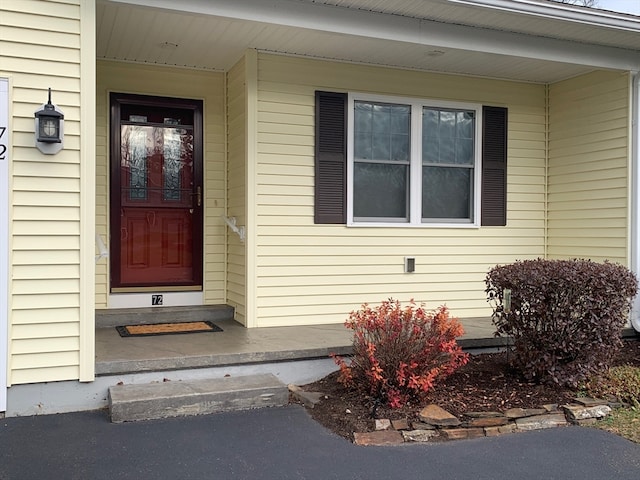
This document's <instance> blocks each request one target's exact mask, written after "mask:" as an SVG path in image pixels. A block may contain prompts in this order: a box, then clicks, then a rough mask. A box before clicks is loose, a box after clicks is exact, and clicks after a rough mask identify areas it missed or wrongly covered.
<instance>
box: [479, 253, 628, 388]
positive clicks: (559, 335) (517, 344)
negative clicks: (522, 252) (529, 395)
mask: <svg viewBox="0 0 640 480" xmlns="http://www.w3.org/2000/svg"><path fill="white" fill-rule="evenodd" d="M485 282H486V285H487V288H486V293H487V295H488V299H489V301H490V302H491V303H492V306H493V309H494V311H493V322H494V324H495V326H496V329H497V332H496V334H497V335H508V336H511V337H513V342H514V344H513V356H512V361H511V363H512V365H513V366H514V367H515V368H517V369H518V370H520V371H521V373H522V374H523V375H524V377H525V378H527V379H528V380H531V381H536V382H548V383H557V384H560V385H565V386H568V387H576V386H578V385H579V384H580V383H581V382H583V381H584V380H586V379H587V378H589V377H590V376H591V375H593V374H597V373H601V372H604V371H605V370H606V369H607V368H608V367H609V363H610V361H611V358H612V357H613V354H614V353H615V352H616V350H617V349H618V348H619V347H620V345H621V341H620V336H621V332H622V328H623V327H624V325H625V323H626V322H627V319H628V314H629V310H630V308H631V301H632V300H633V297H634V296H635V295H636V290H637V280H636V277H635V275H634V274H633V273H632V272H631V271H630V270H629V269H628V268H626V267H624V266H622V265H617V264H613V263H607V262H605V263H596V262H592V261H590V260H543V259H537V260H525V261H518V262H515V263H512V264H509V265H502V266H497V267H494V268H492V269H491V270H490V271H489V273H488V274H487V277H486V280H485ZM507 289H508V290H510V291H511V305H510V308H505V304H504V301H505V295H504V293H505V290H507Z"/></svg>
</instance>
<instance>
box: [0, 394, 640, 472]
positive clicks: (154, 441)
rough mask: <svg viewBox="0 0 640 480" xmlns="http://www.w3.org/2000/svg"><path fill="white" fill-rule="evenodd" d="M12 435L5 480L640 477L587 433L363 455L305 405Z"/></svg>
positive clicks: (6, 425)
mask: <svg viewBox="0 0 640 480" xmlns="http://www.w3.org/2000/svg"><path fill="white" fill-rule="evenodd" d="M0 426H1V429H0V478H1V479H11V480H30V479H38V480H42V479H52V480H58V479H64V480H67V479H69V480H70V479H82V480H89V479H91V480H100V479H136V480H146V479H172V480H178V479H215V480H218V479H318V480H320V479H322V480H326V479H367V480H375V479H385V480H386V479H412V480H413V479H438V480H454V479H473V480H482V479H487V480H489V479H491V480H500V479H505V480H507V479H508V480H526V479H536V480H540V479H558V480H570V479H579V480H589V479H594V480H595V479H603V480H609V479H611V480H613V479H615V480H626V479H628V480H638V479H639V478H640V445H636V444H634V443H632V442H629V441H627V440H625V439H622V438H619V437H617V436H614V435H611V434H608V433H605V432H602V431H600V430H595V429H590V428H579V427H568V428H556V429H550V430H543V431H536V432H526V433H517V434H512V435H506V436H503V437H494V438H480V439H476V440H466V441H457V442H450V443H440V444H431V445H429V444H412V445H407V444H405V445H402V446H396V447H359V446H355V445H352V444H351V443H349V442H347V441H345V440H344V439H342V438H340V437H337V436H335V435H333V434H332V433H330V432H328V431H327V430H325V429H324V428H323V427H321V426H319V425H318V424H316V423H315V422H314V421H313V420H312V419H311V418H310V417H309V416H308V415H307V413H306V411H305V410H304V409H303V408H302V407H299V406H288V407H284V408H270V409H262V410H252V411H245V412H234V413H225V414H216V415H208V416H200V417H190V418H179V419H169V420H160V421H149V422H140V423H128V424H120V425H114V424H111V423H110V422H109V419H108V417H107V414H106V413H105V412H102V411H100V412H83V413H73V414H64V415H48V416H37V417H22V418H9V419H4V420H0Z"/></svg>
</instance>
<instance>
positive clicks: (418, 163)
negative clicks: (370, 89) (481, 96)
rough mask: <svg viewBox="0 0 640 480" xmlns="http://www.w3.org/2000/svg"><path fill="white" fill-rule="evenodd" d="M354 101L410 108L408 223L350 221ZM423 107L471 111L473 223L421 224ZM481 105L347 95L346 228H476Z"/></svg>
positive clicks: (480, 163)
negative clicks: (472, 136) (472, 115)
mask: <svg viewBox="0 0 640 480" xmlns="http://www.w3.org/2000/svg"><path fill="white" fill-rule="evenodd" d="M356 101H364V102H382V103H390V104H402V105H409V106H410V107H411V130H410V133H411V145H410V152H411V153H410V156H411V159H410V164H409V183H408V187H409V205H408V206H409V220H408V221H402V220H400V221H393V222H385V221H380V222H368V221H355V220H354V217H353V193H354V192H353V180H354V137H355V136H354V116H355V115H354V107H355V102H356ZM424 107H435V108H450V109H459V110H473V111H474V112H475V132H474V142H475V143H474V156H475V159H474V166H473V209H472V211H473V221H471V222H469V221H458V220H457V219H454V220H452V221H450V222H444V221H440V222H423V221H422V150H421V149H422V109H423V108H424ZM481 174H482V105H481V104H477V103H462V102H448V101H442V100H431V99H423V98H411V97H400V96H392V95H376V94H368V93H355V92H350V93H349V94H348V99H347V225H348V226H352V227H430V228H431V227H441V228H442V227H444V228H452V227H454V228H479V227H480V199H481V191H480V190H481V178H482V175H481Z"/></svg>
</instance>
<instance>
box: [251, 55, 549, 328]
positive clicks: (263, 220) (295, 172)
mask: <svg viewBox="0 0 640 480" xmlns="http://www.w3.org/2000/svg"><path fill="white" fill-rule="evenodd" d="M258 66H259V70H258V72H259V74H258V75H259V76H258V78H259V90H258V154H257V160H258V162H257V167H256V169H257V185H256V192H257V193H256V194H257V202H256V209H257V224H256V226H255V227H254V228H255V229H256V231H257V234H256V240H255V241H256V262H257V265H256V268H255V277H256V285H257V287H256V288H257V296H256V302H257V325H258V326H274V325H295V324H313V323H335V322H342V321H344V320H345V318H346V316H347V314H348V312H349V311H351V310H352V309H354V308H357V307H359V305H360V304H361V303H363V302H370V303H378V302H380V301H381V300H383V299H385V298H388V297H394V298H398V299H400V300H403V301H407V300H409V299H411V298H413V299H415V300H416V301H418V302H421V301H425V302H427V305H428V306H429V307H432V308H435V307H437V306H438V305H440V304H443V303H446V304H447V305H448V306H449V307H450V308H451V310H452V311H453V313H454V314H455V315H457V316H460V317H474V316H487V315H489V314H490V312H491V311H490V309H489V307H488V306H487V303H486V300H485V295H484V277H485V275H486V272H487V271H488V269H489V268H491V267H492V266H493V265H495V264H497V263H507V262H511V261H514V260H515V259H519V258H536V257H538V256H543V255H544V243H545V241H544V227H545V218H544V205H545V181H546V179H545V175H546V171H545V161H546V160H545V158H546V155H545V131H546V130H545V118H546V117H545V89H544V87H543V86H539V85H529V84H522V83H515V82H504V81H495V80H487V79H476V78H467V77H456V76H448V75H438V74H428V73H419V72H412V71H399V70H393V69H386V68H377V67H369V66H360V65H349V64H341V63H331V62H324V61H315V60H307V59H297V58H292V57H284V56H275V55H269V54H260V55H259V64H258ZM315 90H335V91H344V92H348V91H353V92H371V93H376V94H388V95H404V96H409V97H418V98H428V99H442V100H451V101H466V102H477V103H482V104H486V105H497V106H506V107H508V108H509V151H508V155H509V163H508V175H509V177H508V226H507V227H484V228H479V229H474V228H472V229H467V228H428V227H423V228H407V227H399V228H385V227H346V226H344V225H314V224H313V201H314V200H313V198H314V91H315ZM249 161H251V160H249ZM405 256H414V257H416V272H415V273H413V274H405V273H404V263H403V262H404V257H405Z"/></svg>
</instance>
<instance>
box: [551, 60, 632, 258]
mask: <svg viewBox="0 0 640 480" xmlns="http://www.w3.org/2000/svg"><path fill="white" fill-rule="evenodd" d="M628 115H629V78H628V75H626V74H620V73H615V72H596V73H592V74H589V75H584V76H581V77H578V78H574V79H571V80H567V81H564V82H560V83H558V84H555V85H552V86H550V88H549V180H548V181H549V188H548V256H549V258H574V257H578V258H590V259H592V260H596V261H602V260H605V259H607V260H611V261H615V262H620V263H622V264H624V265H626V264H627V263H628V247H627V236H628V227H627V225H628V178H629V169H628V135H629V132H628Z"/></svg>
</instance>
